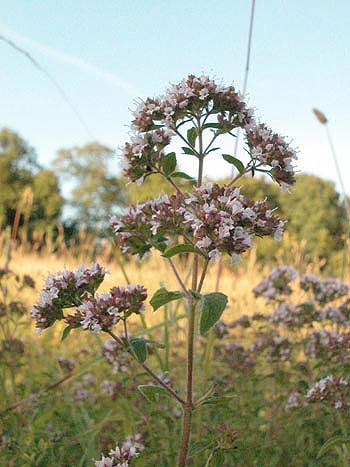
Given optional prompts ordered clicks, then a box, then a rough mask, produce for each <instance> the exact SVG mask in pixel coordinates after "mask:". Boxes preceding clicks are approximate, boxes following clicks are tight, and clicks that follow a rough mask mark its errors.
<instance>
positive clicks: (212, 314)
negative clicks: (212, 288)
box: [199, 292, 227, 335]
mask: <svg viewBox="0 0 350 467" xmlns="http://www.w3.org/2000/svg"><path fill="white" fill-rule="evenodd" d="M226 305H227V296H226V295H225V294H223V293H221V292H213V293H209V294H207V295H204V297H203V307H202V314H201V319H200V325H199V327H200V332H201V334H202V335H203V334H205V333H206V332H207V331H209V329H210V328H211V327H213V326H214V324H215V323H216V322H217V321H218V320H219V319H220V317H221V315H222V313H223V311H224V309H225V308H226Z"/></svg>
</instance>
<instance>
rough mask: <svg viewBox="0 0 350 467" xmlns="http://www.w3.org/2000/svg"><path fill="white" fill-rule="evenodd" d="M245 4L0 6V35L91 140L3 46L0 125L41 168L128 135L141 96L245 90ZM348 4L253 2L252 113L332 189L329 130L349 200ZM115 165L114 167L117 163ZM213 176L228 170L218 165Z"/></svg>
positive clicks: (142, 1)
mask: <svg viewBox="0 0 350 467" xmlns="http://www.w3.org/2000/svg"><path fill="white" fill-rule="evenodd" d="M250 7H251V2H250V1H249V0H230V1H229V0H220V1H219V2H213V1H212V0H192V1H191V0H177V1H176V2H167V1H164V0H137V1H136V0H128V1H127V2H126V1H121V0H74V1H73V0H71V1H66V0H60V1H59V0H56V1H54V0H41V1H39V0H2V2H1V4H0V35H4V36H6V37H7V38H8V39H10V40H12V41H14V42H16V44H17V45H18V46H20V47H23V48H25V49H26V50H27V51H28V52H29V53H31V54H32V56H33V57H34V58H35V59H36V60H37V61H38V62H39V63H40V64H41V65H42V67H44V68H45V69H46V70H47V71H48V73H49V74H50V75H51V76H53V77H54V79H55V80H56V81H57V82H58V83H59V85H60V86H61V87H62V88H63V89H64V91H65V93H66V95H67V96H68V97H69V99H70V101H71V102H72V103H73V104H74V106H75V107H76V108H77V110H78V112H79V114H80V115H82V117H83V120H84V122H85V123H86V125H87V126H88V128H89V129H90V133H89V132H88V131H87V130H86V129H85V128H84V126H83V125H82V124H81V122H80V121H79V120H78V118H77V117H76V115H75V114H74V113H73V111H72V109H71V108H70V107H69V106H68V105H67V103H66V102H65V101H64V100H63V99H62V97H61V96H60V94H59V93H58V92H57V90H56V88H55V87H54V86H53V84H52V83H51V82H50V81H49V80H48V79H47V78H46V77H45V76H44V75H43V74H41V73H40V72H39V70H37V69H36V68H35V67H34V66H33V65H32V64H31V63H30V62H29V60H27V59H26V58H25V57H24V56H23V55H21V54H19V53H18V52H16V51H15V50H13V49H12V48H11V47H9V46H8V45H7V44H5V43H4V42H2V41H0V102H1V105H0V127H3V126H7V127H10V128H12V129H14V130H15V131H18V132H19V133H20V134H21V136H22V137H23V138H24V139H26V140H27V141H28V142H29V143H30V144H31V145H32V146H34V147H35V149H36V150H37V152H38V156H39V159H40V161H41V163H43V164H48V163H49V161H50V160H51V159H52V158H53V157H54V155H55V153H56V151H57V149H59V148H62V147H71V146H75V145H83V144H85V143H86V142H88V141H89V140H91V139H96V140H98V141H100V142H101V143H103V144H107V145H109V146H111V147H113V148H117V147H118V146H120V145H122V144H123V142H124V141H125V140H126V139H127V138H128V136H127V134H128V125H129V123H130V120H131V113H130V109H132V108H133V107H134V104H133V102H134V101H135V99H137V98H138V97H141V98H145V97H147V96H155V95H159V94H162V93H163V92H164V90H165V88H166V87H167V86H168V84H169V83H176V82H178V81H180V80H181V79H182V78H183V77H185V76H186V75H187V74H189V73H194V74H200V73H202V72H204V73H206V74H209V75H211V76H216V77H218V78H222V79H223V81H224V82H225V83H227V84H231V83H232V82H233V83H234V84H235V85H236V87H237V88H238V89H239V88H241V87H242V83H243V76H244V65H245V56H246V47H247V36H248V26H249V15H250ZM349 18H350V2H347V1H343V0H334V1H331V0H309V1H307V2H306V1H302V0H293V1H291V0H289V1H288V0H269V1H266V0H265V1H263V0H256V9H255V21H254V32H253V44H252V54H251V67H250V74H249V80H248V95H249V105H250V106H253V107H255V108H256V109H257V111H256V113H257V115H258V116H260V117H261V120H262V121H264V122H266V123H267V124H268V125H270V126H271V127H272V128H273V129H275V130H276V131H278V132H280V133H281V134H283V135H288V136H289V137H290V138H292V139H293V144H294V145H295V146H297V147H298V148H299V151H300V152H299V162H298V167H299V169H300V170H301V171H302V172H308V173H314V174H316V175H319V176H321V177H324V178H328V179H332V180H334V181H337V176H336V171H335V168H334V163H333V160H332V158H331V155H330V151H329V147H328V142H327V138H326V133H325V131H324V128H323V127H322V126H321V125H320V124H319V122H318V121H316V119H315V117H314V115H313V114H312V112H311V109H312V108H313V107H318V108H319V109H321V110H322V111H323V112H324V113H325V114H326V115H327V117H328V119H329V121H330V129H331V133H332V136H333V139H334V143H335V147H336V150H337V154H338V158H339V164H340V166H341V170H342V173H343V176H344V184H345V186H346V189H347V192H348V193H350V163H349V155H348V152H349V149H348V142H347V132H348V125H349V103H350V99H349V97H350V86H349V82H350V47H349V45H350V32H349V25H348V24H349ZM117 163H118V161H116V164H117ZM208 171H209V173H210V175H211V176H212V175H215V176H217V177H220V176H225V175H227V174H228V173H229V169H228V168H227V167H226V166H225V165H224V164H221V163H219V162H218V161H216V160H212V161H211V162H210V164H209V167H208Z"/></svg>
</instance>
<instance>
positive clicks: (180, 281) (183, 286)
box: [168, 258, 190, 297]
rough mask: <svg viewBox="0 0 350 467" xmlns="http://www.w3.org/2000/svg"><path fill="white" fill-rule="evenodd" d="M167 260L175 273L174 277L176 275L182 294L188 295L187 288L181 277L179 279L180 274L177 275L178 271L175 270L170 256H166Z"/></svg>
mask: <svg viewBox="0 0 350 467" xmlns="http://www.w3.org/2000/svg"><path fill="white" fill-rule="evenodd" d="M168 262H169V264H170V266H171V269H172V270H173V273H174V274H175V277H176V279H177V281H178V283H179V284H180V287H181V288H182V290H183V291H184V294H185V295H186V297H190V294H189V292H188V290H187V289H186V286H185V284H184V283H183V281H182V279H181V277H180V275H179V273H178V271H177V269H176V267H175V264H174V263H173V261H172V260H171V258H168Z"/></svg>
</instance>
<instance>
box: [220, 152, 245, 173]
mask: <svg viewBox="0 0 350 467" xmlns="http://www.w3.org/2000/svg"><path fill="white" fill-rule="evenodd" d="M222 157H223V158H224V159H225V161H226V162H228V163H229V164H233V165H234V166H235V167H236V169H237V170H238V172H239V173H240V174H242V173H243V172H244V165H243V163H242V162H241V161H240V160H239V159H237V158H236V157H233V156H230V155H229V154H223V155H222Z"/></svg>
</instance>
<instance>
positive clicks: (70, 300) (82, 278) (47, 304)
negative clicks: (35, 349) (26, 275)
mask: <svg viewBox="0 0 350 467" xmlns="http://www.w3.org/2000/svg"><path fill="white" fill-rule="evenodd" d="M105 274H106V270H105V269H104V268H103V267H101V266H100V265H99V264H97V263H93V264H92V265H91V267H90V268H88V267H86V266H85V264H81V265H80V266H79V268H78V269H77V271H75V272H73V271H68V270H64V271H62V272H58V273H57V274H55V275H53V274H50V275H49V276H48V277H47V279H46V281H45V287H44V289H43V290H41V292H40V298H39V301H38V302H37V303H36V304H35V305H34V306H33V307H32V312H31V316H32V318H34V319H35V321H36V328H37V330H38V332H40V330H42V329H46V328H48V327H50V326H52V325H53V324H54V322H55V321H56V320H60V319H63V311H62V309H63V308H71V307H73V306H79V305H80V304H81V302H82V300H83V299H84V297H87V296H88V295H90V294H93V293H95V291H96V290H97V288H98V287H99V285H100V284H101V282H102V281H103V279H104V277H105Z"/></svg>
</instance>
